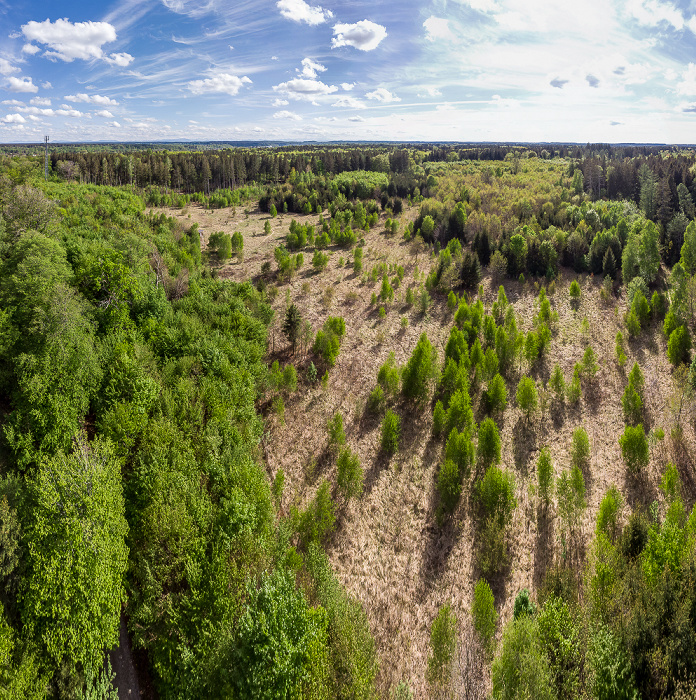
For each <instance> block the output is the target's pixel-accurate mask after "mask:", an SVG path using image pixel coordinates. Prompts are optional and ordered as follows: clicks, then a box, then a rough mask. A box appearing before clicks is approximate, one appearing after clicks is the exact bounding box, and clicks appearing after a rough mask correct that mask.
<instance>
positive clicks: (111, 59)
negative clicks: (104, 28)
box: [104, 53, 133, 68]
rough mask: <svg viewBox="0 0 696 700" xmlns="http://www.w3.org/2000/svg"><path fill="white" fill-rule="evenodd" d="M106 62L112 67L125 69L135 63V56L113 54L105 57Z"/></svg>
mask: <svg viewBox="0 0 696 700" xmlns="http://www.w3.org/2000/svg"><path fill="white" fill-rule="evenodd" d="M104 60H105V61H106V62H107V63H109V64H110V65H112V66H119V67H120V68H125V67H126V66H128V65H130V64H131V63H132V62H133V56H131V55H130V54H129V53H111V54H109V55H108V56H104Z"/></svg>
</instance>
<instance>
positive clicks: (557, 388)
mask: <svg viewBox="0 0 696 700" xmlns="http://www.w3.org/2000/svg"><path fill="white" fill-rule="evenodd" d="M549 388H550V389H551V391H553V393H554V394H555V396H556V399H557V400H558V401H562V400H563V398H564V397H565V388H566V387H565V378H564V377H563V371H562V370H561V368H560V367H559V366H558V364H555V365H554V366H553V371H552V372H551V376H550V377H549Z"/></svg>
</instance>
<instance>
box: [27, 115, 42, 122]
mask: <svg viewBox="0 0 696 700" xmlns="http://www.w3.org/2000/svg"><path fill="white" fill-rule="evenodd" d="M29 119H31V120H32V121H33V122H40V121H41V120H40V119H39V118H38V117H35V116H34V115H33V114H30V115H29Z"/></svg>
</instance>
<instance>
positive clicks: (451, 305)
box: [447, 290, 459, 311]
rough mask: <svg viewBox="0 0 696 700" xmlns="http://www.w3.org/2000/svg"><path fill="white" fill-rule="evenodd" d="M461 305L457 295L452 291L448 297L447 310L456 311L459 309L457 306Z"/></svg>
mask: <svg viewBox="0 0 696 700" xmlns="http://www.w3.org/2000/svg"><path fill="white" fill-rule="evenodd" d="M458 304H459V300H458V299H457V295H456V294H455V293H454V292H453V291H452V290H450V292H449V294H448V295H447V308H448V309H449V310H450V311H454V310H455V309H456V308H457V305H458Z"/></svg>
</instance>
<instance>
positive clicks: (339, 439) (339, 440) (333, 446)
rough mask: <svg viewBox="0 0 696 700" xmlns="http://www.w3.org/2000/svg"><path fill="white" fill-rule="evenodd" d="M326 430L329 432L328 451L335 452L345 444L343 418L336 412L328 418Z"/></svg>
mask: <svg viewBox="0 0 696 700" xmlns="http://www.w3.org/2000/svg"><path fill="white" fill-rule="evenodd" d="M327 430H328V432H329V450H331V451H332V452H335V451H337V450H338V449H339V448H340V447H343V445H345V444H346V434H345V432H344V430H343V416H342V415H341V414H340V413H339V412H338V411H336V413H334V415H333V416H332V417H331V418H329V422H328V424H327Z"/></svg>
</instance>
